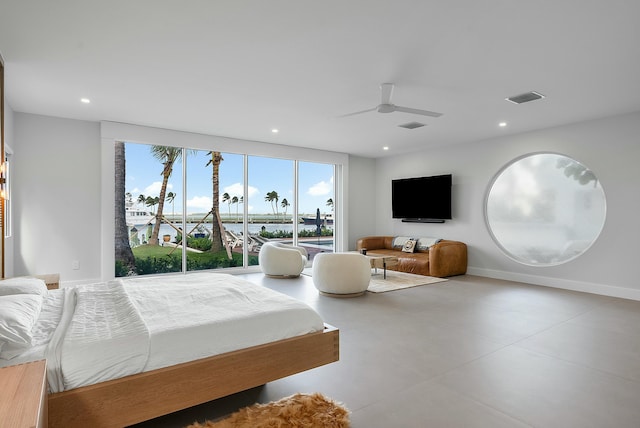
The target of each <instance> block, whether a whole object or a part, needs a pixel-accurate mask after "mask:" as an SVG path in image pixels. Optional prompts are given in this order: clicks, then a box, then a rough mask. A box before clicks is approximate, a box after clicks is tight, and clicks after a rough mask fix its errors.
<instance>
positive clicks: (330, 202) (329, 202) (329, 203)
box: [327, 198, 333, 211]
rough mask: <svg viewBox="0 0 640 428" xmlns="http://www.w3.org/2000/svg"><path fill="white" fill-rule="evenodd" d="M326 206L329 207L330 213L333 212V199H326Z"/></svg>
mask: <svg viewBox="0 0 640 428" xmlns="http://www.w3.org/2000/svg"><path fill="white" fill-rule="evenodd" d="M327 206H328V207H331V211H333V199H332V198H329V199H327Z"/></svg>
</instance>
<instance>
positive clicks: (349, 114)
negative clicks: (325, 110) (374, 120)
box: [338, 107, 378, 117]
mask: <svg viewBox="0 0 640 428" xmlns="http://www.w3.org/2000/svg"><path fill="white" fill-rule="evenodd" d="M377 108H378V107H374V108H369V109H366V110H361V111H356V112H353V113H347V114H343V115H342V116H338V117H347V116H355V115H356V114H362V113H368V112H370V111H375V110H376V109H377Z"/></svg>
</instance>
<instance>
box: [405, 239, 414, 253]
mask: <svg viewBox="0 0 640 428" xmlns="http://www.w3.org/2000/svg"><path fill="white" fill-rule="evenodd" d="M417 242H418V241H416V240H415V239H409V240H408V241H407V242H405V243H404V246H403V247H402V251H403V252H405V253H413V251H414V250H415V248H416V243H417Z"/></svg>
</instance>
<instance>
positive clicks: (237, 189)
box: [222, 183, 258, 197]
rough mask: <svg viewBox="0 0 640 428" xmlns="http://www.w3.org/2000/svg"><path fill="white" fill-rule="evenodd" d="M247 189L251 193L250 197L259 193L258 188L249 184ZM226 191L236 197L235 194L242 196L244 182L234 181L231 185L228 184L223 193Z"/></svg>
mask: <svg viewBox="0 0 640 428" xmlns="http://www.w3.org/2000/svg"><path fill="white" fill-rule="evenodd" d="M247 191H248V193H249V197H252V196H254V195H255V194H257V193H258V188H256V187H252V186H249V188H248V189H247ZM225 192H226V193H228V194H229V195H230V196H231V197H234V196H237V197H240V196H242V195H243V194H244V188H243V186H242V183H233V184H232V185H230V186H226V187H225V188H224V189H223V190H222V193H225Z"/></svg>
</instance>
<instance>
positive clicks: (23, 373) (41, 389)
mask: <svg viewBox="0 0 640 428" xmlns="http://www.w3.org/2000/svg"><path fill="white" fill-rule="evenodd" d="M0 385H2V388H0V421H2V426H7V427H36V428H44V427H46V426H47V363H46V361H45V360H40V361H34V362H32V363H25V364H18V365H15V366H8V367H2V368H0Z"/></svg>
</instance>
